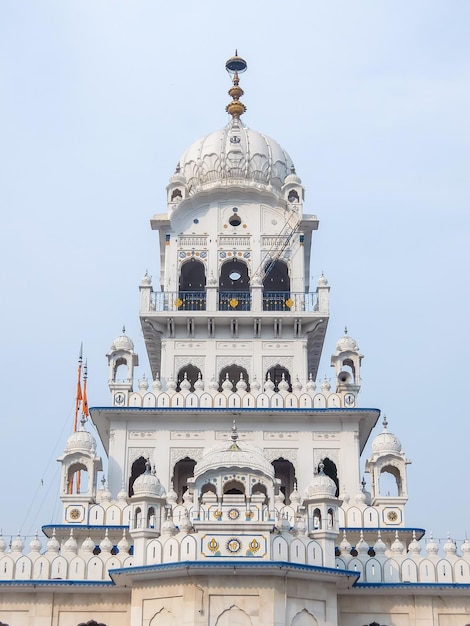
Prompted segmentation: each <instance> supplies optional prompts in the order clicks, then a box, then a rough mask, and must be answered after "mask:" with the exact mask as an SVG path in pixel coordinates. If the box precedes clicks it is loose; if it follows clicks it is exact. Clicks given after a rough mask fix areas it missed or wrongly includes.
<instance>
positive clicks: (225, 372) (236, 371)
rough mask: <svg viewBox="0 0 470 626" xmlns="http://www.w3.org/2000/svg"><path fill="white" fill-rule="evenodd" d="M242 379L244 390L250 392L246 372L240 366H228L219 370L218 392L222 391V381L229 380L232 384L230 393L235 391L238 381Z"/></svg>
mask: <svg viewBox="0 0 470 626" xmlns="http://www.w3.org/2000/svg"><path fill="white" fill-rule="evenodd" d="M241 378H243V380H244V381H245V383H246V390H247V391H250V380H249V378H248V372H247V371H246V369H245V368H244V367H241V366H240V365H235V364H234V363H233V364H232V365H229V366H227V367H224V368H223V369H222V370H220V374H219V391H222V390H223V387H222V383H223V382H224V380H229V381H230V382H231V383H232V391H236V389H237V387H236V385H237V383H238V381H239V380H240V379H241Z"/></svg>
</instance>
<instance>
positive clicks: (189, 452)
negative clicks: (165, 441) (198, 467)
mask: <svg viewBox="0 0 470 626" xmlns="http://www.w3.org/2000/svg"><path fill="white" fill-rule="evenodd" d="M203 451H204V448H171V449H170V459H171V465H172V466H174V465H175V463H178V461H181V459H185V458H186V457H189V458H190V459H194V460H195V461H200V460H201V459H202V453H203Z"/></svg>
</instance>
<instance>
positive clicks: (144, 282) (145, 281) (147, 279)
mask: <svg viewBox="0 0 470 626" xmlns="http://www.w3.org/2000/svg"><path fill="white" fill-rule="evenodd" d="M151 284H152V277H151V276H149V275H148V273H147V272H145V274H144V275H143V277H142V281H141V285H142V286H143V287H146V286H147V285H151Z"/></svg>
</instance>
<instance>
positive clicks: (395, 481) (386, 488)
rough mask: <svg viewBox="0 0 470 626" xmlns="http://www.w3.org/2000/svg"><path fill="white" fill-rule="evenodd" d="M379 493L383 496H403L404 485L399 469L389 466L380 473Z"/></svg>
mask: <svg viewBox="0 0 470 626" xmlns="http://www.w3.org/2000/svg"><path fill="white" fill-rule="evenodd" d="M379 493H380V495H381V496H392V497H396V496H401V495H403V494H402V484H401V475H400V472H399V471H398V468H396V467H394V466H393V465H387V466H386V467H383V468H382V469H381V471H380V476H379Z"/></svg>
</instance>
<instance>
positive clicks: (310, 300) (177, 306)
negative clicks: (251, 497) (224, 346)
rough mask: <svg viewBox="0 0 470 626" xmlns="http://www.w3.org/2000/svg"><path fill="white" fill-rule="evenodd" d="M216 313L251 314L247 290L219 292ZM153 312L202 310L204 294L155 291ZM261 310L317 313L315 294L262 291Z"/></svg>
mask: <svg viewBox="0 0 470 626" xmlns="http://www.w3.org/2000/svg"><path fill="white" fill-rule="evenodd" d="M217 303H218V304H217V306H218V310H219V311H251V310H252V308H253V307H252V297H251V292H249V291H219V292H218V297H217ZM151 308H152V310H154V311H205V310H206V309H207V294H206V292H205V291H154V292H152V294H151ZM263 311H298V312H310V313H312V312H315V311H318V297H317V294H316V293H294V292H292V291H290V292H289V291H287V292H285V291H265V292H263Z"/></svg>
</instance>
